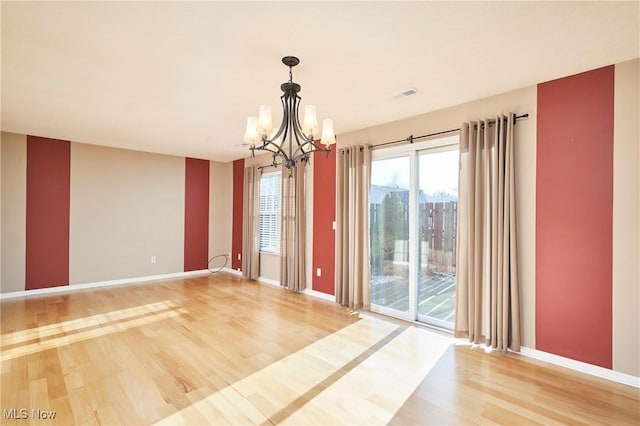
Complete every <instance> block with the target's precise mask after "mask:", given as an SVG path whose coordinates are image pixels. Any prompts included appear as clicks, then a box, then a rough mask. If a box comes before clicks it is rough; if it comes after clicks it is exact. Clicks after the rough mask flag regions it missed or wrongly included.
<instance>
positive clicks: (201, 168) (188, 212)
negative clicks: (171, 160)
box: [184, 158, 209, 272]
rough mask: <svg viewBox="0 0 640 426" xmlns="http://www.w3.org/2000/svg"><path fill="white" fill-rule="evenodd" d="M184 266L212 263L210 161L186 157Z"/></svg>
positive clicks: (191, 267) (200, 266)
mask: <svg viewBox="0 0 640 426" xmlns="http://www.w3.org/2000/svg"><path fill="white" fill-rule="evenodd" d="M184 177H185V179H184V182H185V183H184V270H185V272H187V271H197V270H200V269H207V265H208V263H209V161H207V160H199V159H196V158H185V176H184Z"/></svg>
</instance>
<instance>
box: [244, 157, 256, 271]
mask: <svg viewBox="0 0 640 426" xmlns="http://www.w3.org/2000/svg"><path fill="white" fill-rule="evenodd" d="M243 185H244V191H243V197H242V201H243V206H242V207H243V209H242V276H243V277H246V278H249V279H250V280H255V279H257V278H258V274H259V273H260V253H259V252H258V225H259V222H260V210H259V209H260V172H259V171H258V168H257V167H256V166H249V167H245V169H244V183H243Z"/></svg>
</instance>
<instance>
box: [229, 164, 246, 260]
mask: <svg viewBox="0 0 640 426" xmlns="http://www.w3.org/2000/svg"><path fill="white" fill-rule="evenodd" d="M243 182H244V159H240V160H236V161H234V162H233V228H232V230H231V234H232V236H231V267H232V268H233V269H236V270H238V269H240V268H241V267H242V260H239V259H238V255H240V254H241V253H242V208H243V200H242V193H243Z"/></svg>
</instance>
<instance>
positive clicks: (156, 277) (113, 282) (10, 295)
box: [0, 269, 210, 300]
mask: <svg viewBox="0 0 640 426" xmlns="http://www.w3.org/2000/svg"><path fill="white" fill-rule="evenodd" d="M205 274H210V272H209V270H208V269H202V270H198V271H189V272H176V273H173V274H161V275H147V276H144V277H136V278H124V279H120V280H109V281H98V282H93V283H83V284H71V285H63V286H59V287H48V288H38V289H34V290H22V291H14V292H11V293H0V300H5V299H14V298H16V297H29V296H41V295H43V294H54V293H66V292H70V291H76V290H87V289H92V288H100V287H110V286H116V285H123V284H136V283H143V282H147V281H156V280H165V279H170V278H186V277H193V276H197V275H205Z"/></svg>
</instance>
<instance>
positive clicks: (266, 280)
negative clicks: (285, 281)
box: [257, 277, 282, 287]
mask: <svg viewBox="0 0 640 426" xmlns="http://www.w3.org/2000/svg"><path fill="white" fill-rule="evenodd" d="M257 281H258V282H260V283H262V284H268V285H272V286H274V287H282V286H281V285H280V281H276V280H272V279H271V278H265V277H258V279H257Z"/></svg>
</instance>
